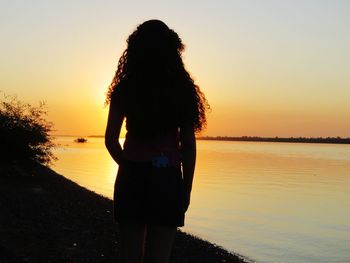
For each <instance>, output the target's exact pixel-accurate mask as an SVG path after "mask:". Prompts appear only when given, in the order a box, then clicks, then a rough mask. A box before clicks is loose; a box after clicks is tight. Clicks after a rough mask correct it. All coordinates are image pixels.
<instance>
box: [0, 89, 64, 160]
mask: <svg viewBox="0 0 350 263" xmlns="http://www.w3.org/2000/svg"><path fill="white" fill-rule="evenodd" d="M1 93H2V92H1V91H0V95H2V96H1V101H0V102H1V103H0V145H1V147H0V156H1V158H0V164H5V165H14V164H20V165H22V166H26V167H27V166H28V165H29V166H31V167H33V166H34V165H36V164H42V165H47V166H49V165H50V164H51V163H52V161H53V160H57V157H55V156H54V155H53V153H52V148H53V147H55V146H56V144H54V143H53V142H52V137H51V136H50V135H49V132H50V131H52V127H53V124H52V123H51V122H48V121H46V120H45V118H44V115H46V114H47V111H46V110H45V103H44V102H40V103H39V106H38V107H34V106H31V105H30V104H28V103H23V102H21V101H19V100H18V99H17V97H16V96H8V95H5V94H1Z"/></svg>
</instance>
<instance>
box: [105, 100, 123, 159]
mask: <svg viewBox="0 0 350 263" xmlns="http://www.w3.org/2000/svg"><path fill="white" fill-rule="evenodd" d="M123 120H124V114H123V113H122V112H121V110H120V108H119V107H118V105H116V103H115V101H114V100H113V98H112V99H111V103H110V105H109V112H108V120H107V127H106V132H105V145H106V148H107V150H108V152H109V154H110V155H111V156H112V158H113V160H114V161H115V162H116V163H118V164H119V165H120V164H121V163H122V162H123V149H122V146H121V145H120V143H119V135H120V130H121V127H122V124H123Z"/></svg>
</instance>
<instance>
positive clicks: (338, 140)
mask: <svg viewBox="0 0 350 263" xmlns="http://www.w3.org/2000/svg"><path fill="white" fill-rule="evenodd" d="M53 136H63V137H79V136H76V135H53ZM85 137H89V138H103V137H104V135H88V136H85ZM197 140H209V141H241V142H289V143H330V144H350V137H349V138H342V137H278V136H277V137H259V136H236V137H235V136H199V137H197Z"/></svg>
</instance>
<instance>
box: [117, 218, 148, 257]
mask: <svg viewBox="0 0 350 263" xmlns="http://www.w3.org/2000/svg"><path fill="white" fill-rule="evenodd" d="M119 232H120V239H121V260H122V262H123V263H142V262H143V256H144V248H145V237H146V225H137V224H132V223H120V224H119Z"/></svg>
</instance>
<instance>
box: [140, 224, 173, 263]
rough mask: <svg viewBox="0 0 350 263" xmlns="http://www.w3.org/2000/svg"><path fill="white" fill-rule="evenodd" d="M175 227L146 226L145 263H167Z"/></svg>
mask: <svg viewBox="0 0 350 263" xmlns="http://www.w3.org/2000/svg"><path fill="white" fill-rule="evenodd" d="M175 234H176V227H166V226H152V225H149V226H147V245H146V248H147V251H146V255H147V262H152V263H168V262H169V259H170V254H171V249H172V246H173V242H174V239H175Z"/></svg>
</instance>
